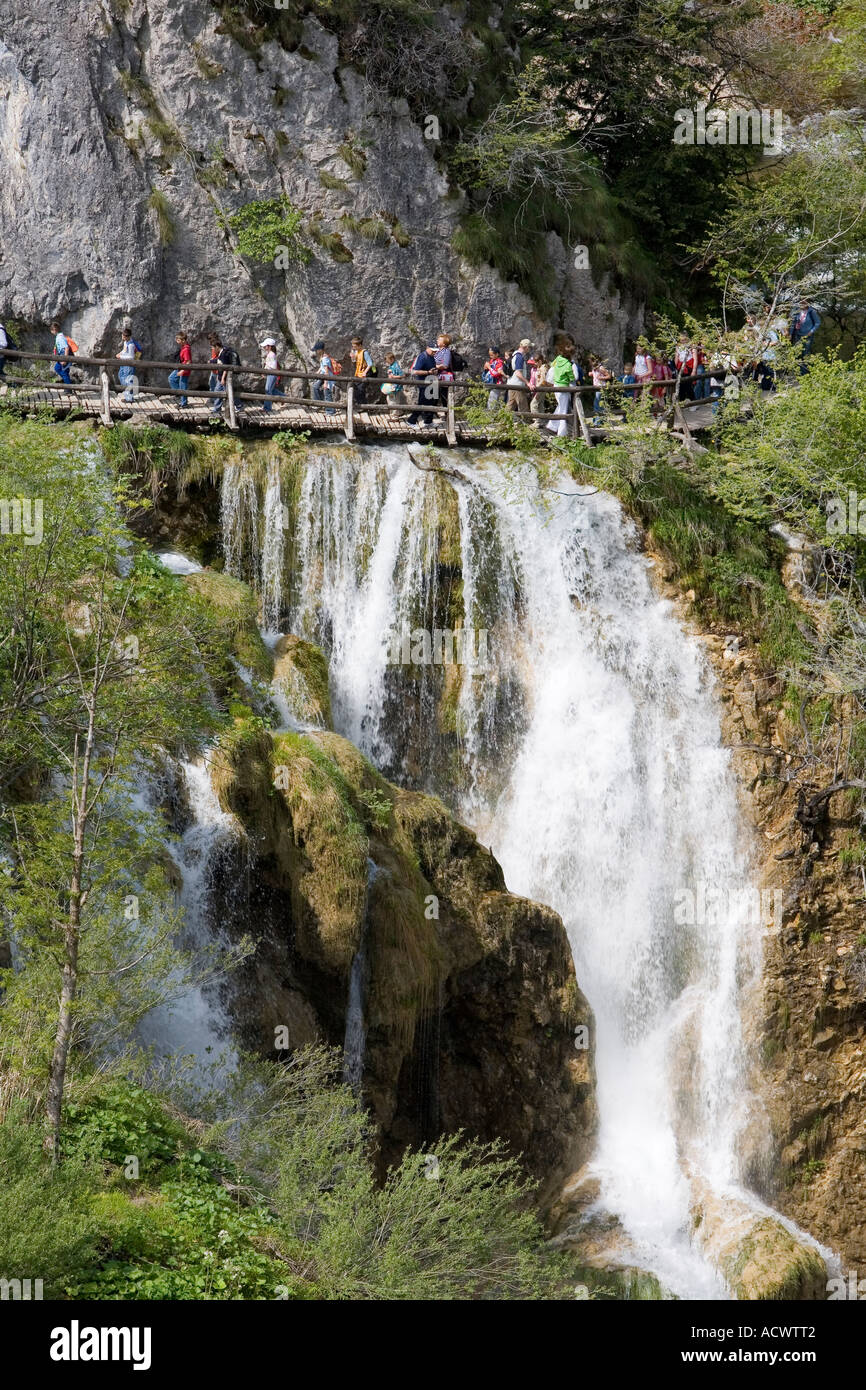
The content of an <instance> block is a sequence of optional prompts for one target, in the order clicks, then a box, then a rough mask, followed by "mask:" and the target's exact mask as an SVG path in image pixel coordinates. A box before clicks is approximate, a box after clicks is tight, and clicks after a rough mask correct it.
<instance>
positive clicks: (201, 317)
mask: <svg viewBox="0 0 866 1390" xmlns="http://www.w3.org/2000/svg"><path fill="white" fill-rule="evenodd" d="M220 29H221V24H220V16H219V14H218V12H217V11H216V10H215V9H214V8H213V7H212V6H211V5H209V4H207V3H205V0H68V2H67V3H66V4H64V5H62V6H58V7H55V6H49V5H48V4H47V3H46V0H4V4H3V9H2V13H0V314H4V315H6V316H7V317H16V318H18V319H21V320H24V321H25V322H26V323H27V324H28V325H31V326H32V327H33V328H34V329H38V330H43V329H44V326H45V325H47V323H48V321H49V320H50V319H51V318H52V317H54V316H55V315H58V316H60V317H61V319H62V321H63V324H64V327H65V328H66V329H67V330H68V331H69V332H71V333H72V335H73V336H74V337H75V338H76V339H77V340H78V341H79V344H80V346H81V347H83V348H85V349H86V350H87V351H88V352H93V353H95V354H99V353H102V352H113V351H115V350H116V339H117V335H118V330H119V328H120V326H121V325H122V323H123V321H124V320H126V319H131V320H132V324H133V327H134V331H135V333H136V336H137V337H139V338H140V339H141V341H142V342H143V344H144V347H145V354H146V355H152V356H162V355H165V354H166V353H168V352H169V351H170V350H171V349H173V346H174V343H173V338H174V333H175V332H176V330H177V329H178V328H180V327H182V328H183V329H184V330H185V331H186V332H187V333H188V334H189V335H190V337H191V338H192V339H193V340H196V339H198V340H199V341H198V343H196V344H195V345H196V346H197V347H199V348H203V342H202V335H203V334H205V333H207V332H208V331H211V330H217V331H221V332H222V333H223V334H224V335H226V336H227V337H228V338H229V339H230V340H231V341H233V342H234V343H235V344H236V345H237V346H238V347H239V349H240V351H241V353H242V355H243V356H244V357H245V358H246V357H253V356H254V355H255V347H256V344H257V342H258V341H259V340H260V338H261V336H262V335H263V334H264V333H265V332H266V331H272V332H274V333H276V334H278V335H279V336H280V339H281V341H282V342H283V343H286V342H289V343H291V344H294V345H295V347H296V348H297V350H298V351H299V352H300V353H301V354H302V355H304V356H306V355H307V354H308V353H309V349H310V348H311V346H312V344H313V342H314V341H315V339H316V338H317V337H319V336H323V337H325V338H326V339H328V340H329V342H331V343H333V345H334V347H335V348H336V351H337V353H338V355H341V354H344V353H345V351H346V349H347V346H348V340H349V338H350V336H351V335H352V334H353V333H360V334H361V335H362V336H363V337H364V338H365V339H366V340H367V341H368V342H369V343H370V344H371V345H372V346H374V347H375V348H377V349H379V350H386V349H388V348H389V347H394V349H395V350H397V351H399V352H401V353H403V354H405V355H408V354H409V353H410V352H412V350H413V349H414V348H416V347H417V344H418V337H419V335H426V334H429V333H431V332H437V331H440V330H441V329H443V328H444V329H446V330H447V331H449V332H450V333H451V334H452V335H455V336H457V337H458V338H459V340H460V342H461V346H462V347H463V350H464V351H465V352H466V353H467V355H468V356H469V357H470V360H472V359H474V358H475V357H476V356H478V355H479V354H483V350H484V347H485V346H486V344H487V343H488V342H489V341H491V339H497V340H501V341H503V342H504V343H514V342H516V341H517V340H518V339H519V338H520V337H523V336H528V337H530V338H532V339H533V340H534V341H536V340H538V341H540V340H542V339H544V338H546V337H547V335H548V334H549V331H550V327H551V325H550V324H547V323H545V322H544V321H543V320H542V319H540V317H539V316H538V314H537V313H536V312H534V310H533V307H532V305H531V304H530V302H529V300H528V299H527V297H526V296H525V295H524V294H523V293H522V292H521V291H520V290H519V289H518V288H517V287H516V286H515V285H513V284H509V283H506V282H505V281H503V280H502V279H501V277H500V276H499V275H498V273H497V272H495V271H493V270H492V269H490V268H489V267H481V268H476V267H472V266H469V265H468V264H466V263H465V262H463V261H461V259H460V258H459V257H458V256H457V255H455V253H454V251H453V250H452V247H451V238H452V235H453V232H454V229H455V227H456V225H457V222H458V219H459V215H460V209H461V200H460V198H459V197H455V196H454V195H453V193H452V195H451V196H448V189H447V184H446V180H445V178H444V176H443V174H442V173H441V171H440V170H439V168H438V167H437V165H436V162H435V159H434V147H433V146H432V145H431V144H430V143H428V142H427V141H425V139H424V136H423V133H422V130H421V128H420V127H419V126H418V125H417V124H415V123H413V122H412V120H411V119H410V118H409V116H408V114H407V111H406V108H405V103H401V102H397V103H392V104H391V105H390V107H388V108H387V109H384V110H383V109H382V106H381V102H380V103H379V105H378V107H377V105H376V102H377V99H376V98H375V97H374V95H373V93H372V92H371V91H370V90H369V89H368V88H367V87H366V85H365V84H364V83H363V81H362V80H361V78H359V77H358V75H357V74H356V73H354V72H353V71H352V70H350V69H346V68H342V69H341V68H340V67H339V66H338V53H337V41H336V38H335V37H334V36H333V35H332V34H329V33H328V32H326V31H325V30H324V29H323V28H322V27H321V26H320V25H319V24H318V23H316V22H315V21H310V22H308V24H307V26H306V31H305V35H304V42H303V44H302V46H301V49H300V51H298V52H291V53H290V52H286V51H284V50H283V49H282V48H281V47H280V46H279V45H278V44H277V43H275V42H268V43H267V44H265V45H264V47H263V48H262V49H261V50H260V51H259V53H258V54H257V55H254V54H252V53H250V52H248V51H247V50H246V49H245V48H244V47H242V46H241V45H240V44H239V43H238V42H237V41H236V39H234V38H232V37H230V36H229V35H228V34H226V33H223V32H220ZM346 141H349V142H350V144H353V145H354V146H355V147H356V148H357V149H359V150H360V151H361V152H362V155H363V158H364V162H365V167H364V170H363V172H362V173H361V174H360V175H359V174H358V172H357V170H355V171H353V169H352V168H350V166H349V164H347V163H346V161H345V159H344V158H343V157H342V156H341V154H340V153H339V147H340V146H341V145H344V144H345V142H346ZM322 173H324V174H326V175H328V174H330V175H332V176H334V177H336V178H339V179H343V180H345V182H346V184H347V185H348V187H347V188H346V189H345V190H343V189H340V188H336V189H329V188H325V187H324V186H323V185H322V183H321V181H320V175H321V174H322ZM281 193H285V194H287V195H288V196H289V197H290V198H291V199H292V201H293V202H294V203H295V204H297V205H299V206H302V207H303V208H304V209H305V210H306V211H307V212H308V213H310V214H313V213H317V212H318V213H319V215H320V226H321V227H322V229H323V230H324V231H326V232H327V231H337V232H339V233H340V234H341V235H342V237H343V240H344V242H345V245H346V246H347V247H348V249H349V250H350V251H351V252H352V255H353V259H352V260H351V261H347V262H339V261H335V260H334V259H333V257H332V255H331V254H330V253H329V251H327V250H326V249H325V248H323V247H319V246H316V247H315V254H314V257H313V259H312V261H311V262H310V263H309V264H308V265H306V266H300V267H296V268H293V269H291V270H289V271H287V272H282V271H276V270H272V269H271V268H270V267H258V266H252V265H249V264H247V263H245V262H244V261H242V260H241V259H240V258H239V257H238V255H237V254H236V253H235V251H234V249H233V237H232V235H231V234H230V233H229V232H228V231H227V229H226V227H225V218H226V217H227V216H229V215H231V213H233V212H234V211H236V210H237V209H238V208H239V207H241V206H243V205H244V204H245V203H247V202H249V201H251V200H252V199H264V198H274V197H277V196H279V195H280V194H281ZM154 195H156V199H155V196H154ZM160 196H161V197H162V198H164V199H165V206H166V207H167V209H168V215H169V219H170V222H171V224H172V226H173V235H170V236H166V234H165V229H164V226H163V230H162V231H161V230H160V216H159V212H158V209H157V208H156V207H154V205H153V204H154V201H158V200H159V198H160ZM345 213H348V214H350V215H352V216H354V217H357V218H366V217H377V218H382V217H385V218H397V219H398V220H399V223H400V224H401V226H402V227H403V228H405V229H406V232H407V233H408V235H409V238H410V240H409V244H408V245H406V246H399V245H397V243H396V242H395V241H394V240H393V239H392V240H390V241H389V242H388V243H387V244H382V245H380V244H377V243H374V242H371V241H369V240H366V239H364V238H363V237H362V236H360V235H358V234H357V233H356V232H353V231H351V230H347V229H346V228H345V226H341V224H340V222H339V218H340V216H341V214H345ZM162 220H163V224H164V223H165V218H164V217H163V219H162ZM550 249H551V254H552V256H553V259H554V263H555V264H556V267H557V283H558V287H559V303H560V306H561V310H560V312H561V313H562V314H563V315H564V316H565V323H566V327H568V328H569V329H570V330H571V331H572V332H573V333H574V334H575V336H576V337H577V338H578V341H580V342H581V343H582V344H583V345H584V346H585V347H587V348H589V349H593V350H596V351H599V352H602V353H604V354H606V355H607V354H617V353H618V352H619V350H620V348H621V343H622V339H623V337H624V336H625V335H626V334H627V333H630V332H634V331H636V329H637V327H638V311H637V306H634V305H627V304H626V305H623V304H621V303H620V301H619V299H618V297H617V296H616V295H614V294H611V293H606V292H604V291H602V290H600V289H599V288H598V287H596V286H595V285H594V283H593V282H592V279H591V276H589V273H588V272H586V271H571V270H569V262H568V257H567V256H566V254H565V251H564V248H562V246H561V244H560V243H558V242H557V239H556V238H552V239H551V248H550ZM37 336H38V337H39V340H40V341H41V342H43V343H47V341H48V335H47V333H45V332H44V331H43V332H40V333H39V334H38V335H37ZM196 355H198V353H197V354H196ZM289 360H291V357H289Z"/></svg>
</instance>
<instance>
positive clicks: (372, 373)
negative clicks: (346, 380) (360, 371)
mask: <svg viewBox="0 0 866 1390" xmlns="http://www.w3.org/2000/svg"><path fill="white" fill-rule="evenodd" d="M378 375H379V367H378V365H377V363H375V362H374V363H373V365H372V367H370V368H369V370H368V371H367V376H378Z"/></svg>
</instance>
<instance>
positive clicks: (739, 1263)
mask: <svg viewBox="0 0 866 1390" xmlns="http://www.w3.org/2000/svg"><path fill="white" fill-rule="evenodd" d="M722 1273H723V1274H724V1276H725V1278H726V1280H727V1282H728V1283H729V1285H730V1287H731V1290H732V1292H733V1294H734V1297H735V1298H737V1299H747V1300H749V1301H756V1300H757V1301H771V1302H776V1301H778V1300H787V1299H796V1300H797V1301H802V1300H804V1299H805V1300H815V1299H823V1298H826V1296H827V1268H826V1266H825V1264H824V1261H823V1260H822V1259H821V1256H820V1255H819V1254H818V1251H817V1250H814V1249H813V1248H812V1247H811V1246H809V1245H804V1244H803V1243H802V1242H801V1241H798V1240H797V1239H795V1237H794V1236H792V1235H791V1233H790V1231H788V1230H787V1229H786V1228H785V1227H784V1226H783V1225H782V1224H781V1222H779V1221H775V1220H774V1219H773V1218H772V1217H770V1216H767V1217H765V1218H764V1219H763V1220H760V1221H758V1222H757V1223H756V1224H755V1226H753V1228H752V1229H751V1231H750V1232H749V1234H748V1235H747V1236H746V1237H745V1239H744V1240H743V1241H742V1242H741V1243H740V1244H739V1246H738V1247H737V1249H736V1250H735V1251H734V1252H733V1253H732V1254H731V1255H730V1256H729V1258H728V1259H727V1260H725V1261H724V1262H723V1264H722Z"/></svg>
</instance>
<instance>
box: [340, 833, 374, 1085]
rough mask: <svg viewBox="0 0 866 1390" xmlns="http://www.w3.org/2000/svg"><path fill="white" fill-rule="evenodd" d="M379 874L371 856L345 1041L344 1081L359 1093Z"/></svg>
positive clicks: (353, 959)
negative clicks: (373, 895)
mask: <svg viewBox="0 0 866 1390" xmlns="http://www.w3.org/2000/svg"><path fill="white" fill-rule="evenodd" d="M378 873H379V870H378V868H377V867H376V865H375V864H374V863H373V861H372V859H368V860H367V889H366V893H365V896H364V915H363V917H362V919H361V939H360V941H359V942H358V949H357V951H356V952H355V954H354V956H353V958H352V965H351V969H350V971H349V999H348V1003H347V1005H346V1035H345V1040H344V1043H343V1081H344V1083H345V1084H346V1085H347V1086H350V1087H351V1088H352V1090H353V1091H355V1092H356V1093H358V1092H360V1090H361V1082H362V1080H363V1078H364V1053H365V1049H366V1045H367V1020H366V1008H367V914H368V910H369V904H370V889H371V887H372V885H373V884H374V882H375V881H376V877H377V875H378Z"/></svg>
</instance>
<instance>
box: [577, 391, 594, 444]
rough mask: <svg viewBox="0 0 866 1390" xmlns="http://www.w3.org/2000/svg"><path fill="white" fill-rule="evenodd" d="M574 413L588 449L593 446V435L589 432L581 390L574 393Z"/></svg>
mask: <svg viewBox="0 0 866 1390" xmlns="http://www.w3.org/2000/svg"><path fill="white" fill-rule="evenodd" d="M574 414H575V421H576V424H577V426H578V427H579V429H580V432H581V434H582V435H583V442H584V444H585V445H586V447H587V448H588V449H591V448H592V435H591V434H590V432H589V425H588V424H587V423H586V414H585V412H584V409H583V398H582V396H581V394H580V391H579V390H577V391H575V393H574Z"/></svg>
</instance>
